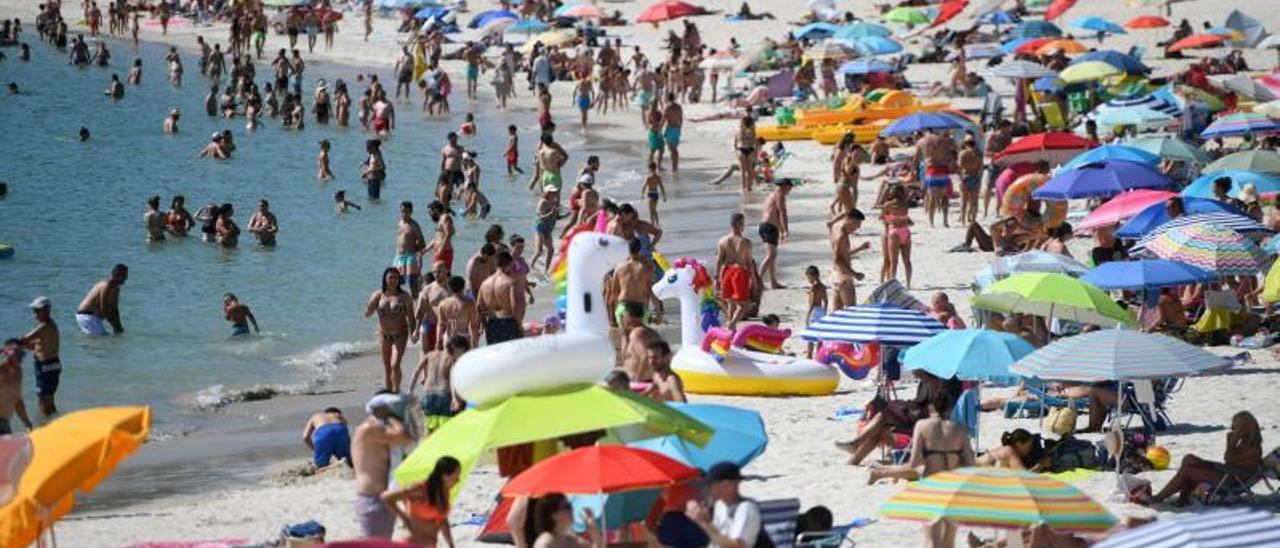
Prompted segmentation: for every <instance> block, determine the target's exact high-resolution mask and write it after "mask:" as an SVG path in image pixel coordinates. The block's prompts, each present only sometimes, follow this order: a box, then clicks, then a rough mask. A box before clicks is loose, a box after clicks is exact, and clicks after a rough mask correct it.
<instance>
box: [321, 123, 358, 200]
mask: <svg viewBox="0 0 1280 548" xmlns="http://www.w3.org/2000/svg"><path fill="white" fill-rule="evenodd" d="M316 179H319V180H321V181H330V180H333V171H332V170H330V169H329V140H328V139H321V140H320V154H318V155H316ZM357 209H359V208H357Z"/></svg>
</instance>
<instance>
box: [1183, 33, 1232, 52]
mask: <svg viewBox="0 0 1280 548" xmlns="http://www.w3.org/2000/svg"><path fill="white" fill-rule="evenodd" d="M1226 41H1227V37H1226V36H1223V35H1221V34H1192V35H1191V36H1188V37H1186V38H1183V39H1181V40H1178V41H1177V42H1174V43H1173V45H1171V46H1169V51H1182V50H1184V49H1194V48H1212V47H1216V46H1219V45H1222V43H1223V42H1226Z"/></svg>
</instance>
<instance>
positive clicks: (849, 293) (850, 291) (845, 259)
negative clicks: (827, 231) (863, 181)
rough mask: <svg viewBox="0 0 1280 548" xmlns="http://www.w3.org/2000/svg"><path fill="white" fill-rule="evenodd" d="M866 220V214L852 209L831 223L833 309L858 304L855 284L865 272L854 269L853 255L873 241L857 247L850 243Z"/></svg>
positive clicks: (868, 246)
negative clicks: (850, 239)
mask: <svg viewBox="0 0 1280 548" xmlns="http://www.w3.org/2000/svg"><path fill="white" fill-rule="evenodd" d="M864 220H866V216H864V215H863V214H862V212H861V211H859V210H857V209H851V210H849V211H847V212H845V214H844V216H843V217H842V218H841V219H840V220H839V221H838V222H836V223H834V224H832V225H831V287H832V289H834V290H835V291H834V293H835V298H833V299H832V300H831V310H840V309H842V308H844V307H846V306H854V305H856V304H858V300H857V290H856V285H855V284H856V282H857V281H858V280H861V279H862V278H863V274H862V273H861V272H858V271H857V270H854V269H853V256H854V255H857V254H858V253H859V252H861V251H865V250H867V249H869V248H871V242H862V244H861V245H859V246H858V247H856V248H855V247H852V246H851V245H850V243H849V238H850V237H851V236H853V234H854V233H855V232H857V231H858V229H859V228H862V221H864Z"/></svg>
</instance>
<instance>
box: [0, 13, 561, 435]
mask: <svg viewBox="0 0 1280 548" xmlns="http://www.w3.org/2000/svg"><path fill="white" fill-rule="evenodd" d="M28 38H29V39H32V40H34V39H35V36H34V35H32V36H29V37H28ZM109 47H111V49H112V53H113V54H114V56H113V66H112V67H110V68H109V69H103V68H98V67H92V68H75V67H72V66H70V65H68V64H67V63H66V56H65V54H64V53H62V52H58V51H56V50H54V49H53V48H52V47H50V46H47V45H46V44H37V43H33V44H32V54H33V58H32V61H31V62H30V63H21V62H18V61H16V58H15V54H16V51H11V52H10V58H9V60H7V61H5V62H4V63H0V81H2V82H5V83H7V82H9V81H14V82H17V83H18V84H19V86H21V88H22V90H23V94H22V95H18V96H9V95H2V96H0V120H2V121H3V124H4V126H5V128H6V130H5V131H0V181H6V182H7V183H8V184H9V196H8V197H7V198H4V199H0V241H3V242H8V243H11V244H13V245H14V247H15V248H16V250H17V254H16V256H15V257H14V258H12V259H7V260H0V280H3V281H0V334H3V335H4V336H5V337H8V336H16V335H19V334H21V333H24V332H25V331H26V330H28V329H30V328H31V326H32V325H34V320H33V317H32V315H31V313H30V311H29V310H28V309H27V308H26V306H27V303H29V302H30V301H31V299H32V298H34V297H35V296H37V295H47V296H49V297H50V298H52V299H53V303H54V317H55V320H56V321H57V322H58V324H59V327H60V328H61V330H62V334H63V342H62V361H63V363H64V366H65V369H64V374H63V378H62V387H61V388H60V390H59V393H58V399H59V404H60V407H61V408H62V409H64V410H72V409H77V408H83V407H87V406H94V405H124V404H148V405H152V406H154V407H155V415H154V416H155V417H156V422H157V425H158V426H159V427H160V432H161V433H162V434H163V433H166V432H170V433H171V432H176V431H181V430H186V429H189V428H191V427H193V425H195V424H196V423H198V422H199V420H200V419H201V418H202V417H205V416H207V415H208V413H207V410H208V408H209V407H210V406H212V405H214V404H219V403H222V402H224V401H226V400H228V399H233V398H235V397H237V395H238V394H243V393H244V391H245V390H246V389H248V388H251V387H255V386H271V387H278V388H284V389H286V390H290V391H302V390H306V389H308V388H311V387H313V386H314V384H315V381H316V380H317V379H323V378H324V377H325V376H326V375H328V374H331V373H332V371H333V368H334V367H338V366H339V365H338V364H339V362H340V360H339V358H341V357H342V356H344V355H348V354H350V353H354V352H367V351H370V350H371V349H373V348H374V347H373V342H372V332H373V329H374V320H372V319H366V318H364V317H363V316H362V314H361V313H362V311H363V306H364V303H365V301H366V299H367V298H368V296H369V294H370V293H371V292H372V291H374V290H376V289H377V288H378V281H379V279H378V278H379V275H380V273H381V271H382V269H383V268H385V267H386V266H388V265H389V264H390V260H391V258H392V256H393V254H394V243H395V242H394V237H395V236H394V231H395V225H396V221H397V218H398V204H399V203H400V202H401V201H403V200H412V201H413V202H414V204H415V205H416V206H417V208H416V209H417V210H418V212H419V213H418V214H417V215H416V217H417V218H418V219H419V221H420V222H422V223H424V225H426V226H424V228H427V229H428V237H430V230H429V228H430V227H429V225H430V222H429V219H428V218H427V217H426V216H425V209H426V207H425V206H426V203H427V202H428V201H429V200H430V199H431V193H432V192H433V190H434V180H435V176H436V174H437V166H438V162H439V160H438V158H439V147H440V145H441V144H442V143H443V141H444V135H445V133H447V132H448V131H452V130H454V129H456V128H457V126H458V123H459V122H460V121H461V118H462V115H463V113H464V112H466V109H467V103H468V102H467V100H466V98H465V93H462V90H459V91H458V92H455V93H454V95H453V98H452V102H453V104H454V107H453V108H454V111H453V114H452V116H450V117H439V118H433V119H426V118H424V117H423V116H422V114H421V113H420V112H419V110H418V109H419V105H420V103H419V102H418V98H417V97H416V96H415V98H414V100H413V101H412V102H409V103H404V102H401V103H397V110H398V114H399V119H398V126H397V129H396V132H395V134H394V135H393V136H392V137H391V138H390V139H389V140H388V142H387V143H386V144H385V145H384V147H383V150H384V154H385V157H386V160H387V163H388V180H387V184H386V186H385V187H384V189H383V195H382V201H381V202H380V203H370V202H369V201H368V200H367V199H366V198H365V196H364V191H363V184H362V183H361V181H360V179H359V163H360V162H361V161H362V160H363V159H364V157H365V154H364V140H365V139H366V138H367V137H368V134H366V133H365V132H364V131H363V130H362V129H361V128H360V127H359V126H358V124H357V125H356V126H355V127H351V128H338V127H336V126H335V125H333V124H330V125H329V126H321V125H318V124H315V123H314V120H312V119H308V121H307V127H306V129H305V130H302V131H292V130H285V129H282V128H280V127H279V123H278V121H277V120H272V119H266V120H265V121H264V124H263V127H260V128H259V129H257V130H256V131H253V132H248V131H246V130H245V129H244V119H243V118H237V119H232V120H224V119H221V118H210V117H206V116H205V115H204V108H203V102H204V95H205V93H207V91H208V86H207V85H206V82H207V80H206V79H205V78H204V77H202V76H201V75H200V74H199V71H198V69H197V66H196V59H195V58H194V57H193V56H191V55H184V56H183V62H184V65H185V67H186V71H187V72H186V75H185V81H184V85H183V87H182V88H174V87H172V86H170V85H169V84H168V83H167V81H166V75H165V71H164V68H163V67H164V62H163V56H164V53H165V48H164V47H163V46H161V45H157V44H143V47H142V49H141V51H140V52H139V53H135V52H133V51H131V48H130V47H129V45H126V44H122V43H119V42H114V41H113V42H109ZM135 56H139V57H141V58H142V59H143V64H144V68H143V83H142V85H141V86H139V87H134V86H127V90H126V94H125V97H124V99H123V100H121V101H119V102H112V101H109V100H107V99H106V98H105V97H104V95H103V90H104V89H105V88H106V85H107V82H108V81H109V79H110V75H111V73H112V72H116V73H118V74H120V76H121V78H122V79H123V78H124V75H125V74H126V73H127V67H128V65H129V64H130V62H131V61H132V59H133V58H134V57H135ZM257 64H258V66H257V68H258V76H259V78H258V79H259V82H260V84H261V82H262V80H263V79H264V78H265V77H267V76H268V75H269V73H270V68H269V66H268V64H267V60H260V61H259V62H258V63H257ZM355 72H356V70H355V69H351V68H346V67H341V66H337V65H333V64H325V63H323V62H317V61H309V62H308V67H307V78H306V81H305V82H304V92H305V93H306V94H307V95H308V96H309V95H310V92H311V90H312V89H313V88H312V80H313V79H314V78H318V77H323V78H326V79H327V80H328V81H329V82H331V83H332V82H333V81H334V80H335V78H343V79H345V80H346V81H347V82H348V87H349V89H350V90H351V93H352V95H353V96H354V97H358V96H359V94H361V93H363V91H364V85H363V84H358V83H355V82H354V74H355ZM384 72H385V71H384ZM386 76H388V74H384V75H383V77H384V78H385V77H386ZM482 81H486V79H484V78H482ZM482 85H483V84H482ZM459 87H461V86H459ZM491 102H492V101H491V100H490V99H488V98H485V99H483V100H481V101H477V103H476V104H475V105H474V107H475V108H476V109H477V110H476V111H475V114H476V118H477V122H478V127H479V128H480V131H481V137H478V138H475V139H463V141H464V143H463V144H464V146H466V147H467V148H470V149H474V150H477V151H478V152H479V154H480V161H481V166H482V168H483V170H484V178H483V180H482V189H484V190H485V193H486V194H487V196H488V197H489V199H490V201H491V202H492V203H493V213H492V214H491V215H490V218H489V219H488V220H487V221H467V220H462V219H459V235H458V238H457V240H458V241H457V242H456V243H455V246H456V248H457V250H458V251H457V254H458V255H457V258H456V259H455V264H454V268H455V273H460V271H461V270H462V269H463V268H464V267H465V264H466V259H467V257H468V256H469V254H470V253H472V252H473V251H474V250H475V249H476V245H477V244H476V242H477V241H478V239H479V237H480V235H481V233H482V232H483V230H484V228H485V227H486V226H487V225H488V224H489V223H491V222H497V223H502V224H504V226H506V227H507V230H508V234H510V233H511V232H520V233H524V234H525V235H526V236H528V235H529V230H530V229H529V226H530V224H531V223H530V222H529V219H530V214H529V212H530V211H531V208H532V206H533V198H532V197H531V196H530V195H529V194H528V193H527V192H525V191H524V190H523V189H524V181H523V180H519V181H516V182H515V183H511V182H509V181H508V180H507V177H506V175H505V167H504V165H505V164H504V163H503V162H502V158H501V156H502V150H503V147H504V145H505V139H506V131H505V128H506V126H507V125H508V124H510V123H517V124H519V125H520V128H521V133H520V135H521V146H522V160H521V163H522V164H524V165H525V167H526V168H527V167H528V166H527V164H528V160H527V158H528V157H529V151H531V147H533V146H534V144H535V143H536V141H535V139H536V136H537V133H536V129H535V126H534V121H533V114H532V111H531V110H528V109H524V110H520V111H516V112H501V111H497V110H496V109H495V110H488V109H486V108H484V107H488V106H490V104H491ZM174 107H177V108H180V109H181V111H182V119H181V121H180V123H179V125H180V133H178V134H177V135H165V134H163V133H162V132H161V131H160V128H161V124H162V122H163V120H164V116H165V115H166V114H167V112H168V110H169V109H170V108H174ZM309 111H310V109H309V107H308V114H310V112H309ZM352 118H353V124H355V120H354V118H355V112H354V108H353V113H352ZM82 125H83V126H86V127H88V128H89V130H90V131H91V132H92V138H91V140H90V141H89V142H87V143H81V142H78V141H77V140H76V138H75V134H76V131H77V130H78V128H79V127H80V126H82ZM224 128H226V129H230V130H231V131H232V132H233V133H234V134H235V141H236V144H237V145H238V150H237V151H236V152H235V154H234V158H233V159H232V160H230V161H226V162H220V161H214V160H208V159H196V158H195V155H196V154H197V152H198V151H199V150H200V149H201V147H202V146H203V144H204V143H205V142H206V140H207V138H208V136H209V134H210V133H211V132H213V131H215V130H221V129H224ZM320 139H329V140H330V141H331V142H332V145H333V146H332V152H331V165H332V168H333V171H334V173H335V176H336V180H334V181H330V182H326V183H320V182H317V181H316V180H315V155H316V153H317V150H318V147H317V142H318V141H319V140H320ZM564 140H565V141H566V142H565V145H566V146H568V147H573V146H580V145H581V144H582V142H583V139H582V137H581V136H578V135H576V134H574V135H565V136H564ZM570 150H573V148H570ZM574 156H575V158H574V159H573V160H571V164H570V167H572V166H576V164H577V162H580V161H581V158H577V157H576V156H577V155H576V154H575V155H574ZM341 188H345V189H346V190H347V194H348V199H351V200H353V201H355V202H356V203H358V204H360V205H362V206H364V208H365V209H364V210H363V211H357V212H353V213H351V214H349V215H345V216H339V215H337V214H335V213H334V211H333V203H332V193H333V191H335V190H337V189H341ZM156 194H158V195H160V196H161V201H162V205H163V206H164V208H163V209H166V210H167V209H168V204H169V200H170V198H171V197H172V196H173V195H175V194H182V195H185V196H186V200H187V208H188V210H190V211H191V212H192V213H194V212H195V211H196V210H197V209H199V208H200V207H201V206H202V205H203V204H206V203H210V202H217V203H222V202H229V203H232V204H234V205H235V207H236V215H235V219H236V220H237V222H238V223H239V224H240V226H241V228H242V229H243V228H244V227H245V226H246V225H247V222H248V218H249V216H250V215H251V214H252V212H253V210H254V208H255V205H256V202H257V200H258V199H260V198H265V199H267V200H269V201H270V203H271V209H272V211H273V212H274V213H275V214H276V216H277V217H278V218H279V222H280V226H281V229H280V234H279V237H278V240H279V245H278V247H276V248H274V249H262V248H258V247H257V246H256V245H255V241H254V238H253V237H252V236H251V235H249V234H248V233H244V234H242V236H241V247H240V248H239V249H234V250H226V249H220V248H218V247H216V246H214V245H212V244H206V243H203V242H201V241H200V240H199V238H198V236H197V237H192V238H187V239H176V238H171V239H169V240H168V241H165V242H163V243H155V244H152V243H148V242H146V241H145V238H144V230H143V227H142V214H143V212H144V211H145V209H146V206H145V201H146V199H147V198H148V197H150V196H152V195H156ZM197 230H198V227H197ZM197 234H198V233H197ZM117 262H120V263H125V264H127V265H129V267H130V275H129V280H128V283H127V284H126V285H125V286H124V288H123V293H122V305H121V308H122V316H123V322H124V325H125V328H126V333H125V334H124V335H123V336H119V337H115V336H111V337H99V338H91V337H87V336H84V335H81V334H80V333H79V331H78V330H77V328H76V324H75V320H74V312H75V306H76V305H77V304H78V303H79V300H80V299H81V298H82V297H83V295H84V293H85V292H86V291H87V290H88V288H89V287H90V286H91V285H92V284H93V283H94V282H95V281H97V280H99V279H101V278H103V277H104V276H105V275H106V274H107V272H108V271H109V269H110V268H111V265H112V264H114V263H117ZM228 291H230V292H234V293H236V294H237V295H238V296H239V297H240V298H241V299H242V300H243V301H244V302H246V303H247V304H249V305H250V306H251V307H252V309H253V311H254V313H255V315H256V316H257V318H258V322H259V324H260V325H261V326H262V329H263V332H262V334H261V335H253V336H249V337H242V338H236V339H232V338H231V337H230V336H229V335H228V332H229V331H228V326H227V323H226V321H225V320H224V319H223V318H222V314H221V297H222V295H223V293H225V292H228ZM406 367H407V364H406ZM28 371H30V370H28ZM28 377H30V375H28ZM26 382H27V383H28V385H30V384H32V383H33V381H32V380H27V381H26ZM27 393H28V394H30V398H29V399H30V400H34V388H32V387H28V390H27ZM29 406H33V403H29Z"/></svg>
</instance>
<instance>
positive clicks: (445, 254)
mask: <svg viewBox="0 0 1280 548" xmlns="http://www.w3.org/2000/svg"><path fill="white" fill-rule="evenodd" d="M435 263H444V267H445V268H447V269H449V270H453V246H451V245H450V246H445V247H443V248H441V249H439V250H437V251H436V255H435V259H434V261H433V262H432V264H435Z"/></svg>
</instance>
